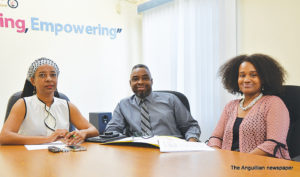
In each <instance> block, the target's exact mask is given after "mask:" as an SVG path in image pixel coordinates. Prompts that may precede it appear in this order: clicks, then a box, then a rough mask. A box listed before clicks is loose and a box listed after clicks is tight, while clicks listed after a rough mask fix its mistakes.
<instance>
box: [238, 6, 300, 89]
mask: <svg viewBox="0 0 300 177" xmlns="http://www.w3.org/2000/svg"><path fill="white" fill-rule="evenodd" d="M237 2H238V53H239V54H243V53H246V54H251V53H257V52H259V53H265V54H268V55H271V56H273V57H274V58H276V59H277V60H278V61H279V62H280V63H281V64H282V65H283V67H284V68H285V69H286V70H287V72H288V79H287V82H286V84H291V85H300V79H299V77H300V69H299V67H300V60H299V59H300V52H299V41H300V20H299V19H300V11H299V9H300V1H299V0H237Z"/></svg>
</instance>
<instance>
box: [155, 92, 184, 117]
mask: <svg viewBox="0 0 300 177" xmlns="http://www.w3.org/2000/svg"><path fill="white" fill-rule="evenodd" d="M154 92H165V93H172V94H174V95H176V96H177V97H178V98H179V100H180V101H181V102H182V103H183V105H184V106H185V107H186V109H187V110H188V111H189V112H190V104H189V100H188V99H187V97H186V96H185V95H184V94H183V93H180V92H177V91H170V90H157V91H154Z"/></svg>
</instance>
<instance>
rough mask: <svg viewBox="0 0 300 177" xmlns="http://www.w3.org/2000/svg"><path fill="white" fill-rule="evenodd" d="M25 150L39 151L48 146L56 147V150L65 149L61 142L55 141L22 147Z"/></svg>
mask: <svg viewBox="0 0 300 177" xmlns="http://www.w3.org/2000/svg"><path fill="white" fill-rule="evenodd" d="M24 146H25V148H26V149H27V150H29V151H30V150H40V149H48V147H49V146H56V147H58V148H64V147H66V144H64V143H63V142H61V141H55V142H52V143H45V144H35V145H24Z"/></svg>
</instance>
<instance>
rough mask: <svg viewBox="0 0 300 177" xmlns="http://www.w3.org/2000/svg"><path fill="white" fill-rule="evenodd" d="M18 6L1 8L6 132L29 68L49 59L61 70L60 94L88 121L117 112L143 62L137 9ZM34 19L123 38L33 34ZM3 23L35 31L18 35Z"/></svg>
mask: <svg viewBox="0 0 300 177" xmlns="http://www.w3.org/2000/svg"><path fill="white" fill-rule="evenodd" d="M3 2H4V1H0V3H2V4H3ZM5 2H7V1H5ZM18 2H19V6H18V7H17V8H15V9H12V8H10V7H5V6H0V13H2V17H1V16H0V49H1V52H0V80H1V83H2V84H1V97H0V117H2V118H1V119H0V127H1V128H2V123H3V119H4V116H5V111H6V105H7V101H8V99H9V97H10V96H11V95H12V94H13V93H14V92H16V91H20V90H22V88H23V84H24V81H25V78H26V73H27V69H28V67H29V65H30V64H31V63H32V62H33V61H34V60H35V59H37V58H40V57H43V56H44V57H48V58H50V59H53V60H54V61H55V62H56V63H57V64H58V66H59V68H60V70H61V73H60V76H59V82H58V90H59V91H60V92H63V93H65V94H66V95H67V96H68V97H69V98H70V99H71V102H73V103H74V104H75V105H76V106H77V107H78V108H79V110H80V111H81V112H82V114H83V115H84V116H85V117H86V118H88V113H89V112H104V111H105V112H111V111H113V109H114V107H115V106H116V104H117V102H118V101H119V100H120V99H121V98H123V97H126V96H129V95H130V94H131V91H130V87H129V82H128V81H129V73H130V69H131V67H132V65H133V64H136V63H139V61H140V59H141V41H140V35H141V34H140V33H141V27H140V25H141V17H140V16H139V15H137V13H136V5H135V4H132V3H129V2H127V1H121V0H87V1H80V0H64V1H61V0H52V1H34V0H26V1H18ZM0 5H1V4H0ZM32 17H37V18H39V20H40V21H47V22H53V23H61V24H79V25H86V26H87V25H92V26H97V25H98V24H101V25H102V26H105V27H110V28H112V27H113V28H122V32H121V33H119V34H117V37H116V38H115V39H110V37H109V36H101V35H89V34H75V33H65V32H61V33H59V34H58V35H55V34H54V33H51V32H46V31H33V30H32V29H31V23H30V22H31V21H30V19H31V18H32ZM1 18H2V19H4V18H13V19H15V20H17V19H23V20H25V22H26V27H27V28H29V30H28V32H27V33H18V32H16V30H17V28H16V27H15V28H5V27H1ZM2 26H4V25H2ZM1 128H0V129H1Z"/></svg>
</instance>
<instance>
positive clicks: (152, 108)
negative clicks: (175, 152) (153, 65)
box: [105, 64, 200, 141]
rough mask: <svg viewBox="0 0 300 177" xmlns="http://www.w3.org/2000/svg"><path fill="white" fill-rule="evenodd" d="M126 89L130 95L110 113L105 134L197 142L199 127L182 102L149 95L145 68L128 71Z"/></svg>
mask: <svg viewBox="0 0 300 177" xmlns="http://www.w3.org/2000/svg"><path fill="white" fill-rule="evenodd" d="M129 83H130V86H131V89H132V91H133V92H134V95H133V96H131V97H128V98H125V99H122V100H121V101H120V103H119V104H118V105H117V107H116V109H115V110H114V113H113V116H112V119H111V121H110V122H109V123H108V125H107V127H106V130H105V131H106V132H111V131H116V132H119V133H123V134H126V135H127V136H147V137H149V136H153V135H170V136H176V137H179V138H184V139H186V140H187V141H199V136H200V127H199V125H198V122H197V121H196V120H194V119H193V117H192V116H191V114H190V112H189V111H188V110H187V108H186V107H185V106H184V105H183V103H182V102H181V101H180V100H179V98H177V96H176V95H174V94H172V93H164V92H152V84H153V80H152V77H151V73H150V70H149V68H148V67H147V66H146V65H143V64H138V65H135V66H134V67H133V68H132V71H131V75H130V81H129Z"/></svg>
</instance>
